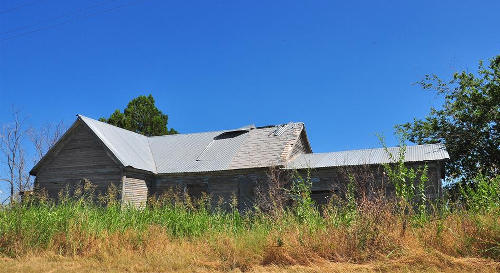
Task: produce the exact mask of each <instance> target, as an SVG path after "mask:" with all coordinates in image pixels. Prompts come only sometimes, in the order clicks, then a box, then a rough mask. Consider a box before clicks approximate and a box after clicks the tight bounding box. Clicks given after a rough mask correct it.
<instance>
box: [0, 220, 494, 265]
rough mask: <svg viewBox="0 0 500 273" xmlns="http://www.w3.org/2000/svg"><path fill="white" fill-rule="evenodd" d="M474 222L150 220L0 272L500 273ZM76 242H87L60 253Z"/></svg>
mask: <svg viewBox="0 0 500 273" xmlns="http://www.w3.org/2000/svg"><path fill="white" fill-rule="evenodd" d="M381 213H383V212H381ZM482 220H483V221H485V222H488V221H497V223H498V221H499V220H498V219H489V218H488V219H482ZM471 221H472V220H471V219H468V218H466V217H465V218H464V217H460V216H450V217H448V218H446V220H444V221H443V222H442V223H440V222H437V221H436V222H431V223H428V224H427V226H425V227H420V228H411V229H410V230H409V231H408V232H407V233H405V235H401V232H400V230H401V226H402V224H401V221H398V220H397V218H396V217H391V216H390V215H384V216H383V217H376V216H374V215H367V217H366V219H364V218H361V219H360V220H359V221H358V222H356V223H355V224H354V225H352V226H350V227H338V228H333V227H330V228H327V229H325V230H322V231H315V232H309V233H308V232H305V231H304V230H300V229H298V228H297V227H291V228H290V229H287V230H282V231H279V232H278V231H275V232H273V233H270V234H269V235H268V236H267V237H266V238H264V240H262V238H254V237H252V233H248V234H246V235H244V236H234V235H231V236H229V235H224V234H219V235H217V236H210V237H206V238H191V239H188V238H171V237H169V235H168V234H167V233H166V232H165V230H164V229H162V228H160V227H155V226H152V227H150V228H149V230H148V232H147V233H145V234H142V236H141V239H140V240H138V237H137V236H138V235H137V234H136V233H135V232H132V231H130V232H126V233H125V234H118V233H117V234H108V235H105V236H103V237H101V238H95V237H94V238H86V239H85V240H84V241H82V240H83V239H82V238H76V237H75V236H69V237H66V236H60V237H58V238H57V239H56V240H55V241H54V243H53V246H52V248H51V249H49V250H40V251H38V252H31V253H28V254H26V255H22V256H19V257H17V258H6V257H4V258H0V272H342V273H345V272H500V262H498V258H499V257H492V258H493V259H492V258H487V257H486V258H484V257H483V258H480V255H479V254H478V253H481V252H480V251H481V249H484V248H485V247H486V246H487V245H488V242H487V240H495V238H496V239H498V236H500V235H499V234H491V233H489V232H491V230H488V229H487V228H484V225H481V226H479V227H478V225H474V224H473V221H472V222H471ZM441 226H444V227H445V228H444V229H443V230H442V231H441V232H439V233H438V232H436V230H437V229H441V228H440V227H441ZM495 236H496V237H495ZM278 237H279V238H280V242H281V244H277V240H276V238H278ZM466 237H467V238H472V239H468V240H463V238H466ZM476 239H477V240H476ZM75 240H77V241H80V242H83V244H85V247H84V248H82V249H80V251H77V252H74V254H72V255H70V254H68V252H67V251H63V252H62V253H64V255H59V254H57V252H58V251H59V252H61V250H62V249H65V248H69V247H71V246H72V245H71V244H68V242H71V241H75ZM361 242H364V244H365V245H360V244H361ZM494 258H496V260H497V261H495V259H494Z"/></svg>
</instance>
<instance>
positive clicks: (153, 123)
mask: <svg viewBox="0 0 500 273" xmlns="http://www.w3.org/2000/svg"><path fill="white" fill-rule="evenodd" d="M99 120H100V121H103V122H107V123H109V124H112V125H115V126H118V127H121V128H123V129H127V130H130V131H133V132H136V133H139V134H142V135H145V136H162V135H173V134H177V131H176V130H175V129H173V128H170V129H168V128H167V124H168V116H167V115H166V114H164V113H163V112H162V111H160V110H159V109H158V108H157V107H156V105H155V100H154V98H153V96H152V95H149V96H142V95H141V96H139V97H137V98H135V99H132V100H131V101H130V102H129V103H128V104H127V107H126V108H125V109H124V110H123V113H122V112H121V111H120V110H118V109H117V110H115V112H114V113H113V114H111V116H110V117H109V118H100V119H99Z"/></svg>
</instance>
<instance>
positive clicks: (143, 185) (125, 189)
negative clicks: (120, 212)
mask: <svg viewBox="0 0 500 273" xmlns="http://www.w3.org/2000/svg"><path fill="white" fill-rule="evenodd" d="M148 183H149V178H148V175H146V174H143V173H136V172H130V171H125V173H124V176H123V184H122V194H123V195H122V196H123V199H122V200H123V204H124V205H126V206H127V205H130V206H134V207H138V208H143V207H144V206H145V205H146V202H147V201H148Z"/></svg>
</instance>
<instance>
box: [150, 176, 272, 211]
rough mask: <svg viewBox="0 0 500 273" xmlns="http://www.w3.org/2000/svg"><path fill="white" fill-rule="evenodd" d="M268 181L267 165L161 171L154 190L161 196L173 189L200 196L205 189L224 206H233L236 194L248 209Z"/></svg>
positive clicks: (244, 207) (240, 207)
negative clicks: (195, 171)
mask: <svg viewBox="0 0 500 273" xmlns="http://www.w3.org/2000/svg"><path fill="white" fill-rule="evenodd" d="M266 181H267V174H266V170H265V169H248V170H232V171H222V172H212V173H189V174H169V175H158V176H156V177H155V178H154V181H153V182H152V185H151V194H152V195H156V196H160V195H162V194H164V193H166V192H168V191H170V190H173V191H174V192H176V193H179V194H184V193H187V194H189V195H191V196H193V197H195V198H197V197H199V196H201V193H202V192H205V193H206V194H207V195H208V196H210V198H211V200H212V202H213V205H221V206H222V207H223V208H229V207H230V205H231V202H232V199H233V197H235V198H236V199H237V202H238V208H239V209H240V210H246V209H248V208H250V207H251V206H253V204H254V202H255V196H254V193H255V191H254V189H255V186H256V185H257V184H258V183H265V182H266Z"/></svg>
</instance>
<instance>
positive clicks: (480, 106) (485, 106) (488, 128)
mask: <svg viewBox="0 0 500 273" xmlns="http://www.w3.org/2000/svg"><path fill="white" fill-rule="evenodd" d="M419 84H420V85H421V86H422V87H423V89H426V90H433V91H434V92H437V94H439V95H441V96H443V97H444V103H443V105H442V106H441V107H440V108H439V109H436V108H434V107H433V108H431V109H430V113H429V114H428V115H427V116H426V117H425V118H424V119H414V120H413V122H408V123H405V124H400V125H397V126H396V128H397V129H398V130H400V131H403V132H404V133H405V134H407V135H408V138H409V140H410V141H411V142H414V143H417V144H424V143H443V144H444V145H445V146H446V149H447V150H448V152H449V154H450V160H449V161H448V162H447V163H446V165H447V166H446V167H447V168H446V171H447V176H448V177H450V178H452V179H459V180H464V181H465V180H471V179H473V178H474V177H476V175H478V174H483V175H486V176H489V177H494V176H496V175H498V174H499V171H500V132H499V124H498V121H499V120H500V55H499V56H497V57H496V58H493V59H491V60H490V64H489V65H488V66H487V67H486V66H484V65H483V62H479V68H478V71H477V73H471V72H466V71H462V72H457V73H455V74H454V75H453V78H452V79H451V80H448V81H445V80H442V79H440V78H439V77H438V76H436V75H426V76H425V78H424V80H422V81H421V82H419Z"/></svg>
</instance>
